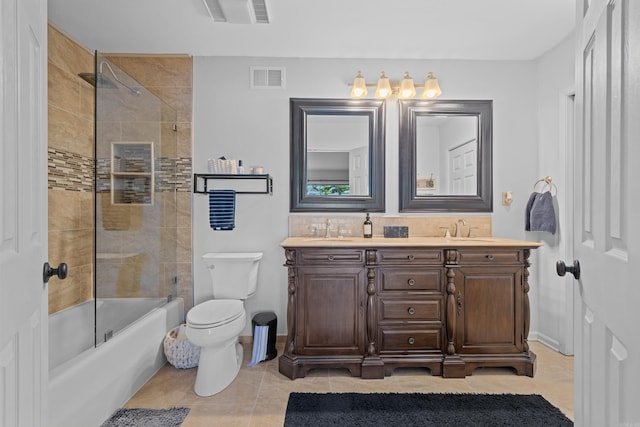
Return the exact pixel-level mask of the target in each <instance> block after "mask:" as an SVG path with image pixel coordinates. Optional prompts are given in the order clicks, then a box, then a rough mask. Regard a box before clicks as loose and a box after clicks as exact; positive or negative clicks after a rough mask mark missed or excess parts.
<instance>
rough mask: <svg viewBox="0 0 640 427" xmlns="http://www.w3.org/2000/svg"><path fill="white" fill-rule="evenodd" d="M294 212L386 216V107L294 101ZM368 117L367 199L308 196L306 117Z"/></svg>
mask: <svg viewBox="0 0 640 427" xmlns="http://www.w3.org/2000/svg"><path fill="white" fill-rule="evenodd" d="M289 107H290V115H291V175H290V180H291V181H290V184H291V185H290V186H291V206H290V211H291V212H365V211H366V212H384V209H385V200H384V185H385V174H384V167H385V163H384V144H385V134H384V132H385V103H384V100H377V99H320V98H291V99H290V101H289ZM310 115H321V116H327V115H334V116H367V117H369V191H370V194H369V195H366V196H309V195H307V191H306V187H307V181H308V180H307V138H306V136H307V117H308V116H310Z"/></svg>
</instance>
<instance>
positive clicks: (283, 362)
mask: <svg viewBox="0 0 640 427" xmlns="http://www.w3.org/2000/svg"><path fill="white" fill-rule="evenodd" d="M287 263H288V265H289V267H290V271H289V274H290V276H289V280H290V282H291V281H292V280H293V281H294V283H293V284H292V283H290V287H289V299H290V301H289V306H288V319H287V320H288V328H289V332H290V334H289V338H291V337H294V339H293V340H291V339H288V340H287V346H290V347H289V348H290V350H291V351H290V352H288V353H289V354H290V355H292V357H290V358H284V357H283V358H281V359H280V372H282V373H283V374H285V375H287V376H288V377H290V378H292V379H293V378H299V377H304V376H305V375H306V372H307V371H308V370H309V369H313V368H322V367H324V368H327V367H335V368H346V369H349V371H350V372H351V375H353V376H361V365H362V361H363V356H364V353H365V348H364V347H365V337H366V334H365V332H364V321H365V320H364V311H365V298H366V275H365V269H364V251H363V250H359V249H331V250H325V249H300V250H297V251H287ZM292 273H293V274H294V277H292V276H291V274H292ZM285 353H286V352H285Z"/></svg>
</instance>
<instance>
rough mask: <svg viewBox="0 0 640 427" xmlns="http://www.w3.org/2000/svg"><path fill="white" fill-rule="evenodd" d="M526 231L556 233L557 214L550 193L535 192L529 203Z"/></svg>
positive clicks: (526, 213) (526, 214)
mask: <svg viewBox="0 0 640 427" xmlns="http://www.w3.org/2000/svg"><path fill="white" fill-rule="evenodd" d="M525 216H526V217H525V230H527V231H546V232H549V233H551V234H555V233H556V212H555V209H554V208H553V196H552V195H551V192H550V191H545V192H544V193H538V192H533V193H532V194H531V196H530V197H529V200H528V201H527V207H526V212H525Z"/></svg>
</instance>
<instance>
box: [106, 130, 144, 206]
mask: <svg viewBox="0 0 640 427" xmlns="http://www.w3.org/2000/svg"><path fill="white" fill-rule="evenodd" d="M153 186H154V185H153V142H112V143H111V203H112V204H116V205H121V204H125V205H152V204H153Z"/></svg>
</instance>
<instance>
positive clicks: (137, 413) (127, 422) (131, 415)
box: [101, 408, 189, 427]
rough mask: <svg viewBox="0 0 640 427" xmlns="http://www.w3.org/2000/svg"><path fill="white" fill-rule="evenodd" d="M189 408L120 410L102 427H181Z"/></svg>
mask: <svg viewBox="0 0 640 427" xmlns="http://www.w3.org/2000/svg"><path fill="white" fill-rule="evenodd" d="M188 414H189V408H171V409H144V408H120V409H118V410H117V411H116V412H114V414H113V415H111V418H109V419H108V420H107V421H105V422H104V423H103V424H102V426H101V427H159V426H162V427H180V425H181V424H182V422H183V421H184V419H185V418H186V417H187V415H188Z"/></svg>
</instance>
